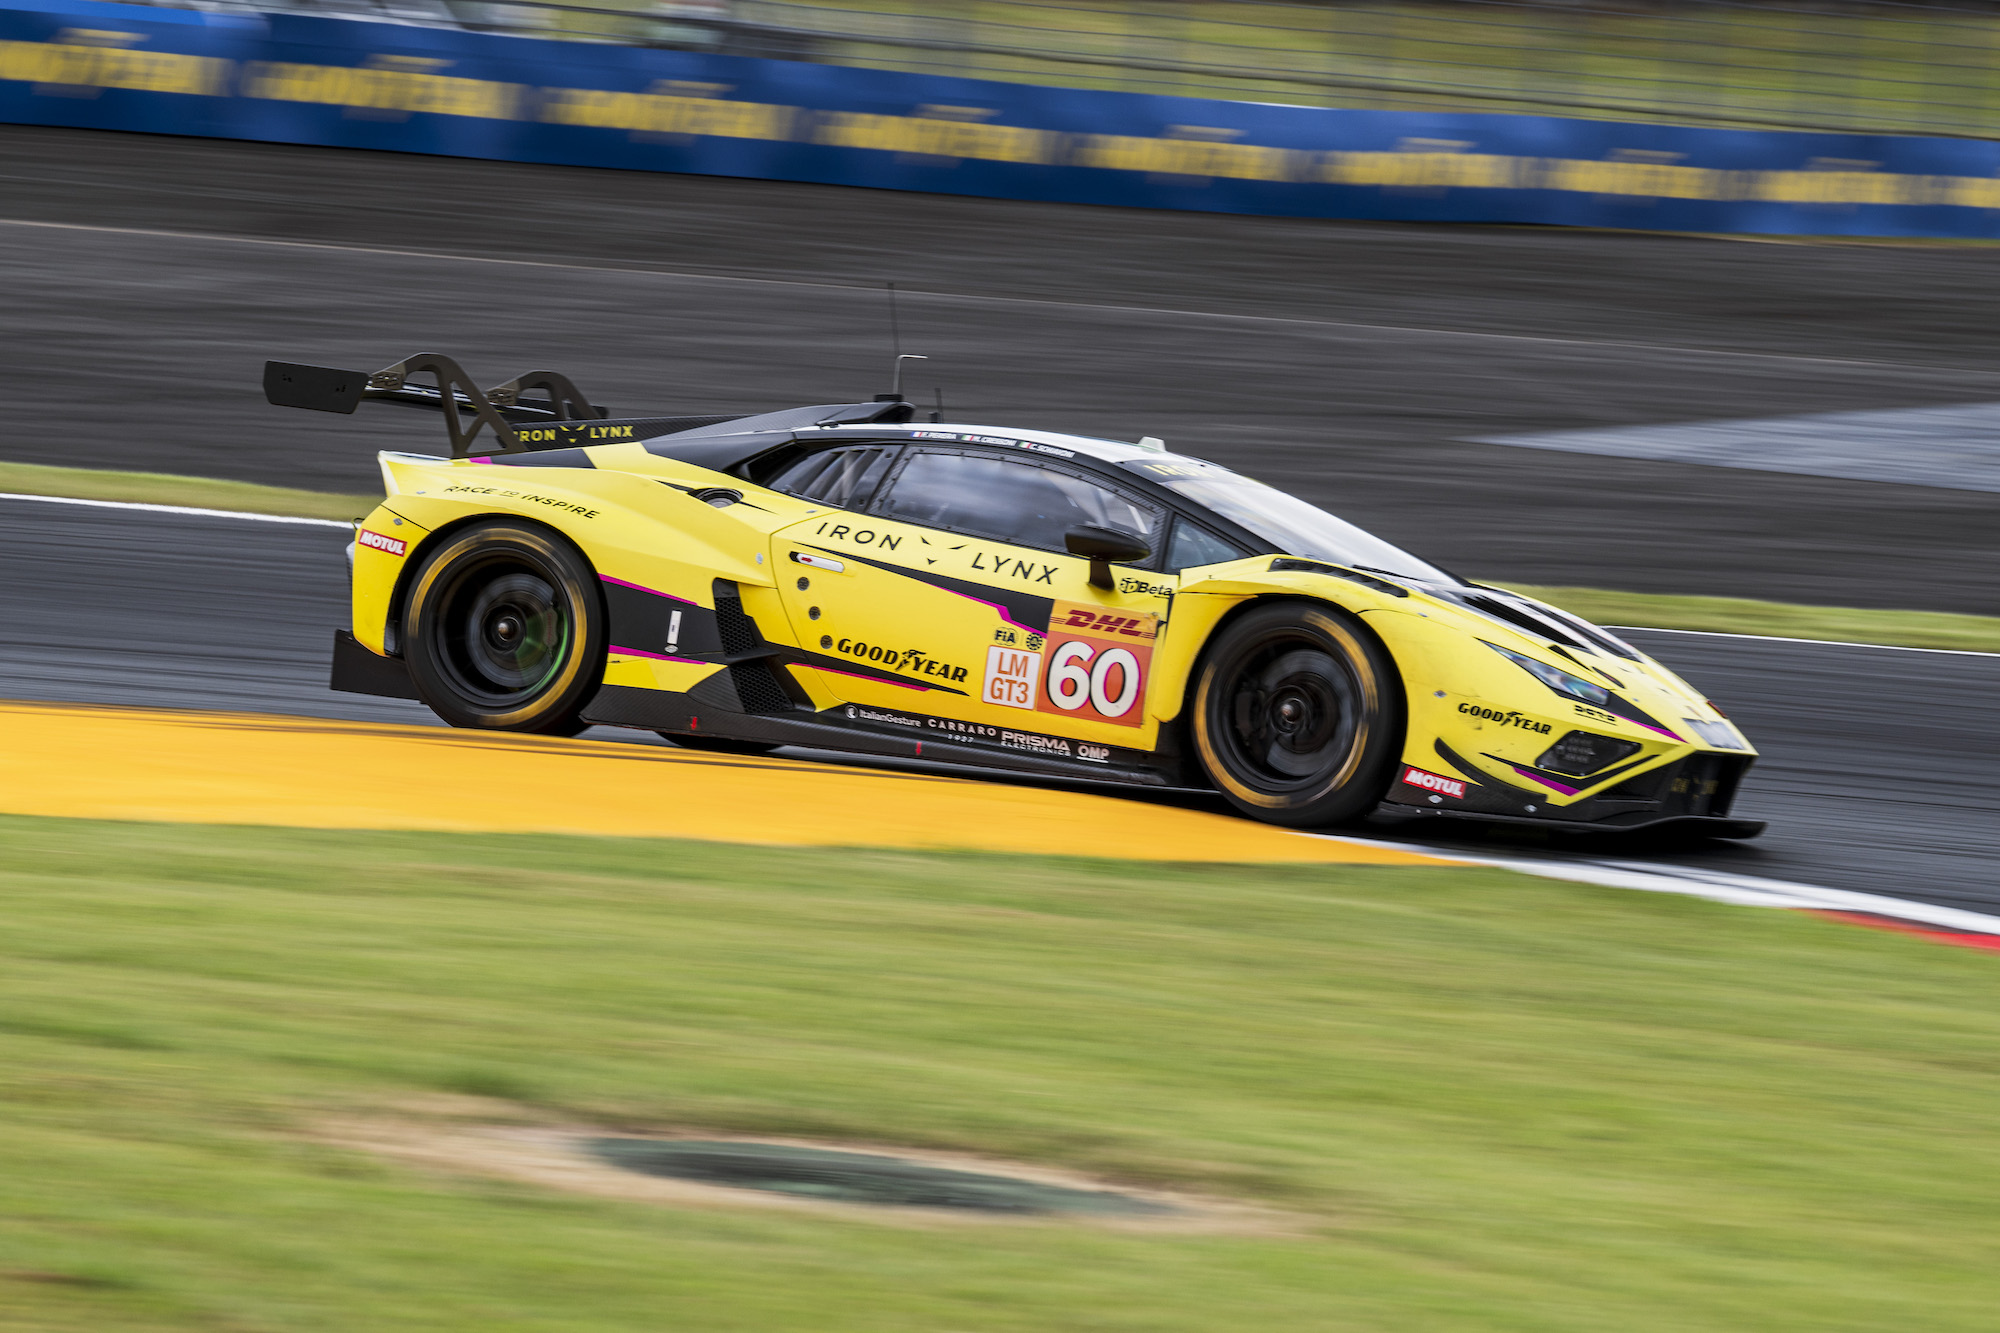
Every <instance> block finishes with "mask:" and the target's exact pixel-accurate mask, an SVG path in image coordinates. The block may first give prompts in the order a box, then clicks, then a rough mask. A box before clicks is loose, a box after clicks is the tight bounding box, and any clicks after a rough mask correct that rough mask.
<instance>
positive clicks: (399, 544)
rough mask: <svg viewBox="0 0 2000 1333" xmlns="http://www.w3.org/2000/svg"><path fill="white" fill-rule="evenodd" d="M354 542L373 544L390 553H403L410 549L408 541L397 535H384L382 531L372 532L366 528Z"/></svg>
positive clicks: (357, 543) (377, 548)
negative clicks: (400, 538) (398, 537)
mask: <svg viewBox="0 0 2000 1333" xmlns="http://www.w3.org/2000/svg"><path fill="white" fill-rule="evenodd" d="M354 542H355V544H356V545H357V546H372V547H374V548H375V549H376V550H378V551H387V552H388V553H389V554H390V555H401V554H403V552H405V551H407V550H409V549H410V547H409V543H407V542H404V541H401V540H398V539H397V538H395V537H384V536H383V535H382V534H381V533H379V532H370V531H369V530H368V529H366V528H363V529H361V535H360V536H358V537H356V538H355V539H354Z"/></svg>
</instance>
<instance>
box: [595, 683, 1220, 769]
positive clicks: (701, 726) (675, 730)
mask: <svg viewBox="0 0 2000 1333" xmlns="http://www.w3.org/2000/svg"><path fill="white" fill-rule="evenodd" d="M583 718H584V721H586V722H594V723H597V724H599V725H601V726H608V727H634V728H638V729H641V730H645V731H662V732H666V733H668V734H669V735H683V736H721V737H726V738H728V739H730V740H741V741H762V742H765V743H767V744H772V745H803V746H810V747H812V748H814V749H819V750H844V751H847V752H849V753H852V754H874V755H884V756H888V757H892V758H898V759H929V760H934V761H936V762H938V763H948V764H966V765H969V766H972V767H975V768H985V769H1002V770H1005V771H1007V772H1012V773H1033V774H1038V775H1041V776H1043V777H1061V778H1072V779H1081V780H1084V781H1088V782H1108V783H1117V784H1120V785H1122V786H1130V787H1154V788H1172V787H1182V786H1184V785H1185V784H1184V783H1183V782H1181V781H1180V780H1179V768H1180V761H1179V759H1178V757H1177V756H1174V755H1166V754H1162V755H1149V754H1146V753H1145V752H1143V751H1137V750H1111V751H1110V753H1109V754H1107V756H1106V758H1105V760H1104V761H1103V762H1095V761H1092V760H1088V759H1078V758H1074V757H1065V756H1063V755H1061V754H1057V753H1052V752H1048V751H1043V752H1037V753H1023V752H1022V751H1021V750H1018V749H1012V748H1005V747H1006V746H1008V745H1009V744H1030V743H1035V742H1041V743H1048V742H1051V741H1053V743H1054V744H1056V745H1062V746H1066V747H1069V748H1070V749H1071V751H1072V754H1073V753H1074V751H1075V750H1077V749H1081V748H1085V747H1083V746H1081V745H1079V743H1077V742H1074V741H1065V740H1061V739H1058V738H1052V737H1039V736H1034V735H1033V733H1027V732H1012V731H1008V730H1006V729H1005V728H1000V727H983V728H977V729H976V730H978V731H982V732H990V733H992V734H993V736H994V737H995V740H994V742H993V743H991V744H985V743H975V742H968V741H965V740H954V739H952V738H951V736H950V734H949V733H947V732H941V731H936V730H930V729H928V724H929V723H930V722H931V721H932V719H927V718H925V717H922V716H920V715H914V714H906V713H894V712H891V711H890V710H888V709H882V708H868V707H861V706H858V705H857V706H850V707H839V708H834V709H830V710H828V711H827V712H824V713H813V712H807V711H805V710H803V709H802V710H799V711H798V712H795V713H739V712H732V711H730V710H728V709H726V708H721V707H718V706H717V703H716V700H715V699H714V698H713V697H711V698H706V699H704V698H699V697H697V696H695V695H691V694H675V693H672V692H669V691H666V690H643V689H638V688H635V687H633V686H629V685H606V686H604V687H603V688H602V689H600V690H598V692H597V695H596V697H595V698H593V699H592V700H591V701H590V704H589V706H588V707H586V708H585V709H584V710H583ZM936 721H937V722H940V723H943V722H944V720H943V719H936ZM945 725H949V726H954V727H955V726H958V725H959V724H955V723H946V724H945ZM1008 737H1013V738H1018V739H1016V740H1013V741H1009V740H1007V739H1005V738H1008ZM1030 738H1032V739H1030ZM1098 748H1105V749H1107V750H1109V747H1098Z"/></svg>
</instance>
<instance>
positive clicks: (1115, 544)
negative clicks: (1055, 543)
mask: <svg viewBox="0 0 2000 1333" xmlns="http://www.w3.org/2000/svg"><path fill="white" fill-rule="evenodd" d="M1063 548H1064V549H1065V550H1067V551H1068V552H1069V553H1070V554H1071V555H1080V556H1082V557H1084V558H1085V559H1087V560H1089V561H1090V584H1091V586H1092V587H1094V588H1102V589H1104V590H1105V591H1106V592H1109V591H1110V590H1111V589H1113V588H1115V587H1117V586H1118V585H1117V584H1116V583H1115V582H1114V581H1113V580H1112V578H1111V564H1112V562H1113V561H1114V560H1115V561H1117V562H1118V563H1119V564H1121V565H1129V564H1133V563H1135V562H1137V561H1140V560H1144V559H1145V558H1146V557H1147V556H1149V555H1151V554H1152V553H1153V548H1152V547H1151V546H1149V545H1147V543H1146V539H1145V538H1144V537H1141V536H1140V535H1139V534H1138V533H1136V532H1126V531H1125V530H1124V529H1122V528H1099V527H1091V526H1083V527H1075V528H1071V529H1070V530H1069V531H1068V532H1065V533H1064V534H1063Z"/></svg>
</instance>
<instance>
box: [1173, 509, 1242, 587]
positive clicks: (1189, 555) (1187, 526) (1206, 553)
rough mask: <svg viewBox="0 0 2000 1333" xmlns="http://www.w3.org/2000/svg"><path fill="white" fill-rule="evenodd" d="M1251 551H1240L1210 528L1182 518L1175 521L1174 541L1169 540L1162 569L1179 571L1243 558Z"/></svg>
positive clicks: (1174, 572)
mask: <svg viewBox="0 0 2000 1333" xmlns="http://www.w3.org/2000/svg"><path fill="white" fill-rule="evenodd" d="M1248 554H1250V553H1249V552H1248V551H1242V550H1238V549H1237V548H1236V547H1235V546H1233V545H1232V544H1230V543H1229V542H1226V541H1224V540H1222V538H1220V537H1218V536H1216V535H1215V534H1214V533H1212V532H1210V531H1209V530H1208V529H1207V528H1204V527H1200V526H1198V525H1196V524H1193V523H1190V522H1188V521H1187V520H1186V519H1184V518H1180V519H1175V520H1174V536H1173V540H1172V541H1170V542H1168V543H1167V560H1166V563H1165V564H1163V565H1162V566H1160V568H1162V569H1164V570H1165V571H1166V572H1167V573H1169V574H1178V573H1180V572H1181V571H1182V570H1183V569H1193V568H1194V567H1195V566H1197V565H1219V564H1221V563H1222V562H1223V561H1225V560H1241V559H1242V558H1243V557H1244V556H1246V555H1248Z"/></svg>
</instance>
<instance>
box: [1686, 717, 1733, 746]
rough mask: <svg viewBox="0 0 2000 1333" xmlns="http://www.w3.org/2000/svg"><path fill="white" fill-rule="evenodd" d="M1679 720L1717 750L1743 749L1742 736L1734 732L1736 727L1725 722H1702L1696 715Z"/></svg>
mask: <svg viewBox="0 0 2000 1333" xmlns="http://www.w3.org/2000/svg"><path fill="white" fill-rule="evenodd" d="M1681 721H1683V722H1685V723H1687V724H1688V726H1689V727H1691V728H1693V729H1694V734H1695V735H1697V736H1699V737H1701V738H1702V739H1703V740H1704V741H1707V742H1708V743H1709V744H1710V745H1713V746H1714V747H1715V748H1716V749H1718V750H1744V749H1748V748H1749V747H1748V746H1746V745H1744V743H1743V738H1742V737H1741V736H1739V735H1737V734H1736V728H1735V727H1732V726H1730V725H1729V724H1728V723H1727V722H1704V721H1702V720H1701V719H1700V718H1698V717H1684V718H1682V719H1681Z"/></svg>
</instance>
